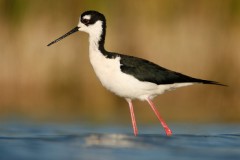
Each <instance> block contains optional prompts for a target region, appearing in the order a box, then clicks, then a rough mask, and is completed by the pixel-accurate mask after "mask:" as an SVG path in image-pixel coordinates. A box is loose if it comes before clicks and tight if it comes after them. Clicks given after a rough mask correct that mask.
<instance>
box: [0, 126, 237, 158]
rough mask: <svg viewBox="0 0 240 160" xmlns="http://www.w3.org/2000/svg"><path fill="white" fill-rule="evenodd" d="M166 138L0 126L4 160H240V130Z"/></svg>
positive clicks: (154, 132)
mask: <svg viewBox="0 0 240 160" xmlns="http://www.w3.org/2000/svg"><path fill="white" fill-rule="evenodd" d="M170 126H171V128H172V129H173V131H174V135H173V136H171V137H166V136H165V135H164V133H163V131H162V130H161V128H160V125H156V126H139V129H140V133H141V132H142V133H144V134H140V135H139V136H138V137H134V136H133V134H132V133H131V131H132V130H131V128H130V127H131V126H121V125H119V126H118V125H115V126H93V125H82V124H49V123H45V124H34V123H24V122H22V123H21V122H20V123H16V122H15V123H12V122H5V123H2V124H1V126H0V159H1V160H5V159H7V160H9V159H10V160H11V159H16V160H21V159H24V160H30V159H34V160H38V159H39V160H40V159H41V160H42V159H51V160H65V159H71V160H72V159H73V160H75V159H76V160H77V159H87V160H91V159H93V160H94V159H97V160H108V159H111V160H123V159H126V160H127V159H131V160H135V159H137V160H145V159H148V160H150V159H158V160H160V159H164V160H168V159H169V160H173V159H180V160H181V159H184V160H192V159H199V160H200V159H201V160H202V159H216V160H226V159H227V160H239V159H240V125H238V124H235V125H229V124H211V125H199V124H172V125H171V124H170Z"/></svg>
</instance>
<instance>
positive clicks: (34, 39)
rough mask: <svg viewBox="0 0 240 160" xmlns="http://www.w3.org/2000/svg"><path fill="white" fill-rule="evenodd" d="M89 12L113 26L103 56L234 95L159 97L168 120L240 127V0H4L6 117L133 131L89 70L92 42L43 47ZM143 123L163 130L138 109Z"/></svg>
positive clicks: (124, 110)
mask: <svg viewBox="0 0 240 160" xmlns="http://www.w3.org/2000/svg"><path fill="white" fill-rule="evenodd" d="M86 10H97V11H100V12H102V13H104V15H105V16H106V18H107V26H108V28H107V37H106V48H107V50H109V51H115V52H120V53H127V54H130V55H134V56H139V57H142V58H146V59H149V60H151V61H153V62H155V63H157V64H159V65H161V66H164V67H166V68H169V69H171V70H175V71H178V72H182V73H185V74H188V75H190V76H193V77H197V78H202V79H210V80H215V81H219V82H221V83H223V84H227V85H229V87H220V86H211V85H195V86H192V87H186V88H181V89H178V90H176V91H173V92H168V93H166V94H164V95H160V96H158V97H157V98H155V99H154V102H155V103H156V105H157V106H158V109H159V111H160V112H161V114H162V115H163V117H164V118H165V119H166V121H170V122H240V100H239V96H240V89H239V87H240V78H239V75H240V70H239V69H240V63H239V62H240V1H239V0H211V1H210V0H201V1H192V0H145V1H143V0H141V1H140V0H118V1H113V0H70V1H69V0H49V1H40V0H0V35H1V38H0V116H1V118H2V119H5V118H6V119H12V118H13V119H14V118H15V117H22V118H27V119H30V120H37V121H57V122H69V121H70V122H71V121H78V122H82V121H84V122H93V123H95V122H98V123H109V122H112V123H130V114H129V110H128V105H127V103H126V102H125V100H124V99H122V98H119V97H117V96H115V95H114V94H112V93H110V92H108V91H107V90H106V89H104V88H103V87H102V86H101V84H100V82H99V81H98V79H97V78H96V76H95V74H94V71H93V69H92V67H91V65H90V63H89V58H88V35H87V34H85V33H80V32H79V33H77V34H74V35H72V36H70V37H68V38H67V39H64V40H63V41H61V42H59V43H57V44H55V45H53V46H51V47H47V46H46V45H47V44H48V43H49V42H51V41H52V40H54V39H56V38H58V37H59V36H61V35H62V34H64V33H66V32H67V31H69V30H70V29H72V28H73V27H75V26H76V25H77V23H78V19H79V16H80V14H81V13H82V12H84V11H86ZM134 106H135V114H136V118H137V120H138V122H139V123H157V120H156V117H155V116H154V114H153V113H152V111H151V109H150V108H149V106H148V104H147V103H146V102H139V101H134Z"/></svg>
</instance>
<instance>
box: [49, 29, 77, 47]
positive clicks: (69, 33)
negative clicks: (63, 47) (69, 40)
mask: <svg viewBox="0 0 240 160" xmlns="http://www.w3.org/2000/svg"><path fill="white" fill-rule="evenodd" d="M78 29H79V27H75V28H73V29H72V30H71V31H69V32H67V33H66V34H64V35H63V36H61V37H59V38H58V39H56V40H54V41H52V42H51V43H49V44H48V45H47V46H51V45H52V44H54V43H56V42H58V41H60V40H62V39H63V38H66V37H67V36H69V35H71V34H73V33H75V32H77V31H78Z"/></svg>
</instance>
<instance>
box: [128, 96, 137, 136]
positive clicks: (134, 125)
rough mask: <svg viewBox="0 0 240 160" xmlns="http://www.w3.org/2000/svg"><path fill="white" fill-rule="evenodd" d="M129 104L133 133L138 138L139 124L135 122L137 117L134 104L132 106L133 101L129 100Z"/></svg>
mask: <svg viewBox="0 0 240 160" xmlns="http://www.w3.org/2000/svg"><path fill="white" fill-rule="evenodd" d="M127 102H128V105H129V109H130V113H131V119H132V126H133V132H134V135H135V136H137V134H138V129H137V123H136V120H135V115H134V110H133V104H132V101H131V100H130V99H127Z"/></svg>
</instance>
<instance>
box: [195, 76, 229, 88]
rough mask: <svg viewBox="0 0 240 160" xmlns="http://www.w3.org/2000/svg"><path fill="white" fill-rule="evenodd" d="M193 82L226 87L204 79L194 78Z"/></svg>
mask: <svg viewBox="0 0 240 160" xmlns="http://www.w3.org/2000/svg"><path fill="white" fill-rule="evenodd" d="M193 82H196V83H202V84H212V85H219V86H225V87H227V85H225V84H222V83H219V82H216V81H209V80H204V79H196V78H194V79H193Z"/></svg>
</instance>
